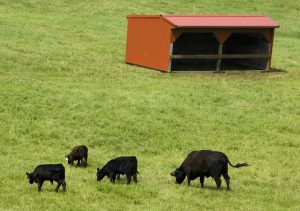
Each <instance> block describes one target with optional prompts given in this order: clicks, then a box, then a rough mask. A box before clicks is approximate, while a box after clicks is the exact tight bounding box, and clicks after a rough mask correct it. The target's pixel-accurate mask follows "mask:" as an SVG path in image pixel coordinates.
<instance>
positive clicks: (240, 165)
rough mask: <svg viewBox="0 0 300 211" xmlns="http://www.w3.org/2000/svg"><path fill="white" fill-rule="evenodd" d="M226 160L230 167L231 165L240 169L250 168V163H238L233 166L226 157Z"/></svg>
mask: <svg viewBox="0 0 300 211" xmlns="http://www.w3.org/2000/svg"><path fill="white" fill-rule="evenodd" d="M226 160H227V163H229V165H231V166H232V167H233V168H240V167H243V166H249V164H248V163H237V164H235V165H232V164H231V163H230V161H229V159H228V158H227V157H226Z"/></svg>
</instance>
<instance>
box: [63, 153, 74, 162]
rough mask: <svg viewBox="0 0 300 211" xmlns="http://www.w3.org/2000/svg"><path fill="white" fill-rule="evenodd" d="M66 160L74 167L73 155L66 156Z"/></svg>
mask: <svg viewBox="0 0 300 211" xmlns="http://www.w3.org/2000/svg"><path fill="white" fill-rule="evenodd" d="M65 158H66V160H67V161H68V164H71V165H73V163H74V156H73V155H72V154H68V155H65Z"/></svg>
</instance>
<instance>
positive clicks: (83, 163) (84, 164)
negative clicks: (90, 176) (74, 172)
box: [82, 158, 87, 167]
mask: <svg viewBox="0 0 300 211" xmlns="http://www.w3.org/2000/svg"><path fill="white" fill-rule="evenodd" d="M82 166H84V167H86V166H87V160H86V158H82Z"/></svg>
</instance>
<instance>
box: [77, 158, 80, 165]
mask: <svg viewBox="0 0 300 211" xmlns="http://www.w3.org/2000/svg"><path fill="white" fill-rule="evenodd" d="M77 166H80V158H79V159H78V160H77Z"/></svg>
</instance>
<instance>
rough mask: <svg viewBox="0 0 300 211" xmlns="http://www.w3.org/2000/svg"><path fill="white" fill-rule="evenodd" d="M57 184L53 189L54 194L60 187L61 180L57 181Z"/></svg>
mask: <svg viewBox="0 0 300 211" xmlns="http://www.w3.org/2000/svg"><path fill="white" fill-rule="evenodd" d="M56 182H57V186H56V188H55V192H58V189H59V187H60V186H61V185H62V183H63V181H62V180H58V181H56Z"/></svg>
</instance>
